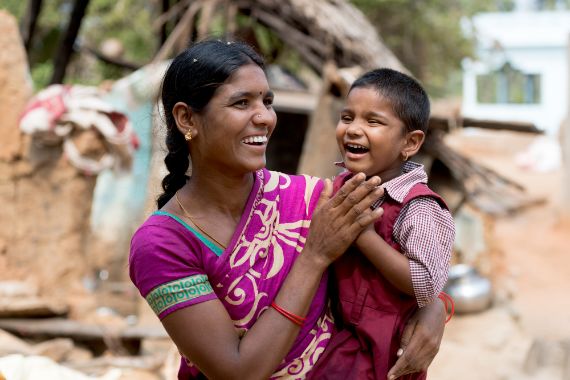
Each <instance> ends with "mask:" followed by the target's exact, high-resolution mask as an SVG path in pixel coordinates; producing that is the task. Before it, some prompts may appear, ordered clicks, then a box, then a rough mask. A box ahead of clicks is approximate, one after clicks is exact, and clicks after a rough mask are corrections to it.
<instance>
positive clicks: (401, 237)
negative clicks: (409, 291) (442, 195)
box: [394, 197, 455, 307]
mask: <svg viewBox="0 0 570 380" xmlns="http://www.w3.org/2000/svg"><path fill="white" fill-rule="evenodd" d="M394 238H395V239H396V241H398V242H399V244H400V247H401V248H402V253H403V254H404V255H406V257H408V259H409V260H410V273H411V276H412V285H413V287H414V293H415V296H416V299H417V302H418V306H419V307H423V306H425V305H427V304H429V303H430V302H432V301H433V300H434V299H435V298H436V297H437V295H438V294H439V293H440V292H441V291H442V290H443V287H444V285H445V283H446V282H447V276H448V272H449V262H450V260H451V253H452V250H453V243H454V240H455V225H454V223H453V218H452V216H451V213H450V212H449V211H448V210H446V209H442V208H441V206H440V205H439V203H437V201H435V200H434V199H433V198H429V197H420V198H416V199H414V200H412V201H410V203H408V204H407V205H406V206H404V208H403V209H402V211H401V213H400V215H399V216H398V219H397V220H396V223H395V225H394Z"/></svg>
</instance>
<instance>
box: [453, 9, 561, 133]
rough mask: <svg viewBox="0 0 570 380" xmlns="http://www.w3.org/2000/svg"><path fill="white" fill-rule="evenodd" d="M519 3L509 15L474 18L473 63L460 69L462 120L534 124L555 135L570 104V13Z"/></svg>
mask: <svg viewBox="0 0 570 380" xmlns="http://www.w3.org/2000/svg"><path fill="white" fill-rule="evenodd" d="M541 4H544V1H532V0H524V1H523V0H519V1H517V7H516V8H515V10H514V11H511V12H498V13H482V14H479V15H477V16H475V17H474V18H473V22H472V30H473V33H475V36H476V38H477V42H478V45H477V60H475V61H473V60H467V59H466V60H465V61H464V63H463V69H464V74H463V105H462V113H463V115H464V116H465V117H473V118H478V119H492V120H502V121H523V122H532V123H534V124H535V125H536V126H537V127H538V128H540V129H544V130H545V131H546V132H547V133H548V134H554V133H556V132H557V131H558V129H559V126H560V123H561V121H562V120H563V119H564V117H565V116H566V113H567V112H568V107H569V101H570V94H569V92H570V90H569V88H568V87H569V82H570V81H569V78H568V75H569V60H570V58H569V55H570V53H569V51H568V44H569V41H570V11H569V10H567V9H562V8H566V7H565V6H564V5H563V4H560V6H559V7H558V9H555V10H540V8H541Z"/></svg>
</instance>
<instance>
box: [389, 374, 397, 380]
mask: <svg viewBox="0 0 570 380" xmlns="http://www.w3.org/2000/svg"><path fill="white" fill-rule="evenodd" d="M395 378H396V375H390V377H389V378H388V380H394V379H395Z"/></svg>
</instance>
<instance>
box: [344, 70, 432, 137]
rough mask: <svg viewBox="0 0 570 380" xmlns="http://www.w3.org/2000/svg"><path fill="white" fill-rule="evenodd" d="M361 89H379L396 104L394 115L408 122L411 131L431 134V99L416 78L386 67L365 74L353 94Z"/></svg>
mask: <svg viewBox="0 0 570 380" xmlns="http://www.w3.org/2000/svg"><path fill="white" fill-rule="evenodd" d="M361 87H367V88H372V89H375V90H376V91H378V93H379V94H380V95H382V96H384V97H385V98H386V99H388V100H389V101H390V103H392V108H393V109H394V113H395V114H396V116H397V117H398V118H399V119H400V120H401V121H402V122H403V123H404V125H405V126H406V129H407V131H408V132H411V131H415V130H418V129H419V130H421V131H423V132H424V133H426V132H427V129H428V124H429V113H430V104H429V98H428V96H427V94H426V92H425V90H424V89H423V87H422V86H421V85H420V84H419V83H418V82H417V81H416V80H415V79H413V78H412V77H410V76H408V75H406V74H404V73H401V72H399V71H396V70H392V69H387V68H382V69H376V70H372V71H369V72H367V73H365V74H364V75H362V76H361V77H360V78H358V79H357V80H356V81H354V83H353V84H352V86H351V87H350V91H352V90H353V89H355V88H361ZM350 91H349V92H350Z"/></svg>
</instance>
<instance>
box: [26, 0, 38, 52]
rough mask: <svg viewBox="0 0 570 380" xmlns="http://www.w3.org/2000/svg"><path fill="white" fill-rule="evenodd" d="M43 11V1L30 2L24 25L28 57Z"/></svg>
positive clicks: (34, 0)
mask: <svg viewBox="0 0 570 380" xmlns="http://www.w3.org/2000/svg"><path fill="white" fill-rule="evenodd" d="M41 10H42V0H30V1H29V2H28V10H27V11H26V17H25V18H24V23H23V24H24V25H23V27H22V39H23V40H24V47H25V49H26V52H27V53H28V55H29V53H30V47H31V46H32V40H33V38H34V32H35V31H36V25H37V23H38V17H39V16H40V12H41Z"/></svg>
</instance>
